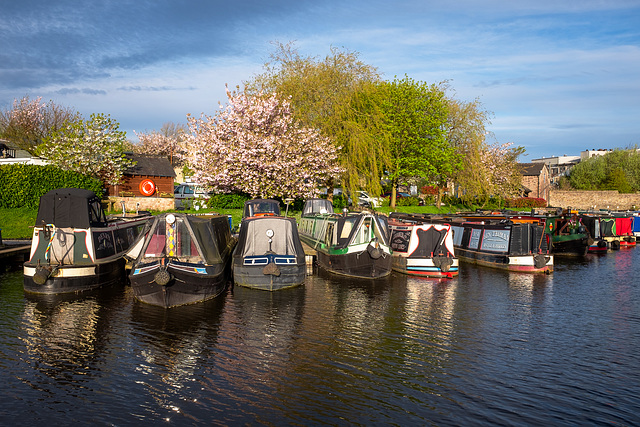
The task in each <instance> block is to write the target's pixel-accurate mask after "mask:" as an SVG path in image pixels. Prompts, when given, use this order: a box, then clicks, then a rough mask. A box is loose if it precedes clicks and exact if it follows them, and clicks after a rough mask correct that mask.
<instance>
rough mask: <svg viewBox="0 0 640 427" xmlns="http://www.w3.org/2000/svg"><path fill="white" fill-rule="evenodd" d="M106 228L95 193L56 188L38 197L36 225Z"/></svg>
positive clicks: (103, 215)
mask: <svg viewBox="0 0 640 427" xmlns="http://www.w3.org/2000/svg"><path fill="white" fill-rule="evenodd" d="M42 224H53V225H54V226H56V227H59V228H63V227H73V228H89V227H106V225H107V218H106V215H105V213H104V210H103V209H102V204H101V203H100V198H99V197H98V196H96V193H94V192H93V191H90V190H85V189H82V188H58V189H55V190H51V191H49V192H47V193H46V194H44V195H43V196H42V197H40V206H39V207H38V216H37V217H36V225H38V226H39V225H42Z"/></svg>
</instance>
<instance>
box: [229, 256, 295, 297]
mask: <svg viewBox="0 0 640 427" xmlns="http://www.w3.org/2000/svg"><path fill="white" fill-rule="evenodd" d="M306 276H307V267H306V264H304V263H303V264H294V265H276V264H273V263H271V264H267V265H266V266H265V265H244V264H243V262H242V260H239V261H236V262H235V263H234V265H233V282H234V283H235V284H236V285H238V286H243V287H245V288H251V289H260V290H264V291H277V290H280V289H287V288H293V287H295V286H299V285H301V284H302V283H304V279H305V277H306Z"/></svg>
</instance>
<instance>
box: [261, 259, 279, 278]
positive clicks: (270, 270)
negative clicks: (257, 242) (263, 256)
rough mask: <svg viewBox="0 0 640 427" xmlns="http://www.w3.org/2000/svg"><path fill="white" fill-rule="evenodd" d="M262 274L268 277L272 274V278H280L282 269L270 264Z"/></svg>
mask: <svg viewBox="0 0 640 427" xmlns="http://www.w3.org/2000/svg"><path fill="white" fill-rule="evenodd" d="M262 274H264V275H267V274H271V275H272V276H280V269H279V268H278V266H277V265H275V264H274V263H272V262H270V263H269V264H267V265H266V266H265V267H264V268H263V269H262Z"/></svg>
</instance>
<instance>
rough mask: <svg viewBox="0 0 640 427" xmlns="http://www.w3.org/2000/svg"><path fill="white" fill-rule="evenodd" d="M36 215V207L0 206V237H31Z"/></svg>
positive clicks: (6, 238)
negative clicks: (0, 233)
mask: <svg viewBox="0 0 640 427" xmlns="http://www.w3.org/2000/svg"><path fill="white" fill-rule="evenodd" d="M37 215H38V211H37V209H30V208H0V229H2V238H3V239H5V240H8V239H31V237H32V234H33V225H34V224H35V223H36V216H37Z"/></svg>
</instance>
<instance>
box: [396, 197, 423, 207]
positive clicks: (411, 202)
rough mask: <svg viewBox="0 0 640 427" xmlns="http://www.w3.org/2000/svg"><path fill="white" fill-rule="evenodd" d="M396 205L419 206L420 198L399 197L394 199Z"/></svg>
mask: <svg viewBox="0 0 640 427" xmlns="http://www.w3.org/2000/svg"><path fill="white" fill-rule="evenodd" d="M396 204H397V205H398V206H419V205H420V199H418V198H417V197H400V198H399V199H398V200H396Z"/></svg>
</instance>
